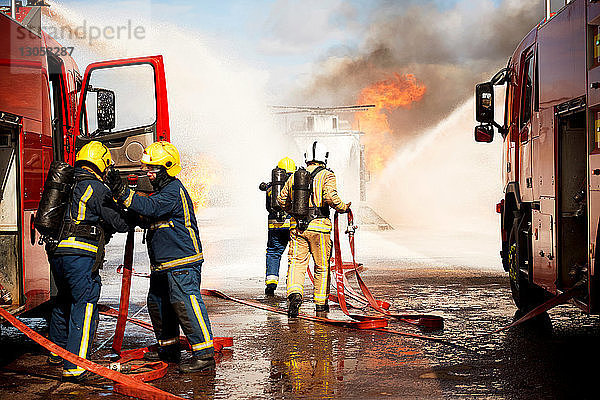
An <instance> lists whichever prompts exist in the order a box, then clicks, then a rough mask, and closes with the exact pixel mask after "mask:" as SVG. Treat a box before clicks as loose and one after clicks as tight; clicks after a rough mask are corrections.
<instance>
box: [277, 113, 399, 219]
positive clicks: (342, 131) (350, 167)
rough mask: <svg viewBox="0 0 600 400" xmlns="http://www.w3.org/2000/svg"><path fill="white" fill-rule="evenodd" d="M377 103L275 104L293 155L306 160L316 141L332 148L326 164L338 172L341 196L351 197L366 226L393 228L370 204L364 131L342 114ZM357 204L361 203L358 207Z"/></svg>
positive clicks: (337, 178)
mask: <svg viewBox="0 0 600 400" xmlns="http://www.w3.org/2000/svg"><path fill="white" fill-rule="evenodd" d="M373 107H375V106H374V105H371V104H367V105H352V106H337V107H304V106H272V109H273V113H274V114H275V115H277V116H278V117H280V118H279V121H278V122H279V125H280V130H281V131H282V132H284V133H285V135H286V136H288V137H290V138H292V141H293V144H294V145H295V146H294V149H293V151H292V152H291V156H292V157H293V158H294V159H295V160H298V161H302V160H304V152H305V151H306V149H307V147H308V146H310V145H311V144H312V143H313V142H314V141H318V142H319V143H323V144H324V145H325V146H326V147H327V148H328V149H329V157H328V160H327V167H328V168H331V169H332V170H333V171H334V172H335V174H336V180H337V186H338V192H339V194H340V197H341V198H343V199H348V200H349V201H352V202H353V204H354V205H355V209H356V210H357V217H358V219H359V223H360V225H361V227H363V228H370V229H379V230H385V229H392V227H391V226H390V225H389V224H388V223H387V222H386V221H385V220H383V218H381V217H380V216H379V215H378V214H377V213H376V212H375V211H374V210H373V209H371V208H370V207H369V206H368V204H367V201H368V196H367V195H368V183H369V182H370V180H371V173H370V171H369V170H368V169H367V165H366V159H365V146H364V145H362V144H361V142H360V138H361V136H363V135H364V134H365V133H364V132H362V131H360V130H356V129H352V126H351V123H350V122H349V121H347V120H344V119H342V118H341V116H342V114H344V113H356V112H361V111H366V110H369V109H371V108H373ZM357 206H358V207H357Z"/></svg>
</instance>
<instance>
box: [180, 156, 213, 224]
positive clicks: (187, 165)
mask: <svg viewBox="0 0 600 400" xmlns="http://www.w3.org/2000/svg"><path fill="white" fill-rule="evenodd" d="M215 165H216V163H214V162H213V161H211V160H210V159H208V158H203V157H194V158H191V157H189V158H188V159H187V160H184V162H183V169H182V170H181V173H180V174H179V176H178V177H179V180H181V183H183V185H184V186H185V188H186V189H187V191H188V193H189V195H190V198H191V199H192V203H193V204H194V210H195V211H196V212H198V211H199V210H200V209H203V208H206V207H208V206H209V194H210V189H211V187H212V186H213V185H214V184H215V182H216V181H217V174H216V172H215V171H216V168H215Z"/></svg>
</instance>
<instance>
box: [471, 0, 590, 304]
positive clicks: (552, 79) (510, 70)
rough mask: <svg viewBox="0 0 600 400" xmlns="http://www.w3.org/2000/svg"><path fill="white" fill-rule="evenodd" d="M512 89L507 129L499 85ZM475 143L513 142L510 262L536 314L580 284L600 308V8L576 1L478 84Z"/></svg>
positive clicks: (520, 299) (507, 156)
mask: <svg viewBox="0 0 600 400" xmlns="http://www.w3.org/2000/svg"><path fill="white" fill-rule="evenodd" d="M495 85H506V94H505V104H504V124H503V125H502V126H501V125H500V124H498V123H497V122H495V120H494V86H495ZM475 94H476V119H477V121H478V122H480V123H481V125H479V126H477V127H476V128H475V140H476V141H478V142H491V141H492V140H493V137H494V127H496V128H497V129H498V131H499V133H500V134H501V135H502V138H503V140H504V144H503V161H502V168H503V185H504V192H505V197H504V199H503V200H501V202H500V203H499V204H498V205H497V211H498V212H499V213H500V214H501V233H502V251H501V256H502V264H503V266H504V269H505V270H506V271H507V272H508V273H509V276H510V283H511V289H512V294H513V298H514V300H515V304H516V305H517V307H518V308H519V309H522V310H527V309H530V308H532V307H533V306H535V305H537V304H539V303H541V302H542V301H543V299H544V297H545V296H547V295H549V294H558V293H561V292H564V291H566V290H568V289H570V288H572V287H574V286H575V285H578V286H581V290H580V291H579V292H578V294H577V296H576V297H575V303H576V304H577V305H578V306H579V307H581V308H582V309H583V310H584V311H585V312H588V313H598V312H599V311H600V299H599V298H598V296H599V293H600V287H599V285H600V265H598V263H600V257H595V253H596V245H597V243H598V235H599V234H600V230H599V229H598V224H599V222H600V221H599V217H600V2H597V1H586V0H575V1H571V2H568V4H566V5H565V6H564V7H563V8H562V9H561V10H560V11H558V12H557V13H556V14H554V15H553V16H552V17H551V18H550V17H547V18H546V20H544V21H543V22H542V23H540V24H539V25H538V26H537V27H535V28H534V29H533V30H531V32H529V34H528V35H527V36H525V38H524V39H523V40H522V41H521V43H520V44H519V46H518V47H517V49H516V50H515V52H514V53H513V55H512V57H511V58H510V59H509V61H508V65H507V66H506V68H504V69H502V70H501V71H500V72H498V73H497V74H496V75H495V76H494V77H493V78H492V79H491V81H490V82H486V83H482V84H479V85H477V88H476V93H475Z"/></svg>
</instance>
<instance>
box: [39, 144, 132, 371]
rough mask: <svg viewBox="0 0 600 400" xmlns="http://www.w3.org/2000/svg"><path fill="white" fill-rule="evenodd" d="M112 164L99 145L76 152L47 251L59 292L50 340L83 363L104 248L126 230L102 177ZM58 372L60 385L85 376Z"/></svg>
mask: <svg viewBox="0 0 600 400" xmlns="http://www.w3.org/2000/svg"><path fill="white" fill-rule="evenodd" d="M111 163H112V160H111V156H110V151H109V150H108V148H106V146H104V145H103V144H102V143H100V142H97V141H92V142H89V143H88V144H86V145H85V146H83V147H82V148H81V150H79V152H78V153H77V156H76V158H75V168H74V171H73V173H74V182H70V184H74V185H73V189H72V194H71V192H69V194H71V197H70V201H69V202H68V203H67V205H66V210H65V213H64V214H63V215H64V217H63V218H64V221H63V222H62V228H61V229H60V231H61V232H60V233H59V235H58V240H57V241H56V244H55V245H48V246H47V247H46V249H47V250H48V257H49V260H50V268H51V270H52V274H53V276H54V280H55V282H56V286H57V289H58V295H57V297H56V299H55V303H54V306H53V309H52V315H51V319H50V333H49V338H50V340H51V341H52V342H54V343H56V344H57V345H59V346H61V347H63V348H66V349H67V350H68V351H70V352H71V353H73V354H76V355H78V356H79V357H82V358H87V357H88V356H89V352H90V349H91V347H92V342H93V339H94V333H95V331H96V327H97V326H98V307H97V304H98V299H99V298H100V286H101V282H100V275H99V274H98V269H99V268H100V266H101V264H102V262H103V260H104V245H105V243H106V242H107V241H108V238H109V237H110V236H111V235H112V234H113V233H114V232H115V231H117V232H127V229H128V227H129V226H128V224H127V221H126V219H125V217H124V215H123V213H122V211H121V210H120V209H119V207H118V206H117V204H116V203H115V202H114V200H113V198H112V195H111V192H110V190H109V189H108V188H107V187H106V185H104V183H103V182H102V174H103V173H104V172H105V170H106V168H107V167H108V166H109V165H110V164H111ZM63 164H64V163H63ZM64 165H66V164H64ZM46 185H48V183H47V184H46ZM44 190H46V189H44ZM42 198H43V199H44V196H42ZM66 200H68V199H66ZM40 203H42V202H40ZM41 206H42V207H40V208H38V212H40V210H42V209H43V208H44V207H46V208H52V207H51V205H49V204H41ZM47 206H50V207H47ZM48 362H50V363H51V364H60V363H61V362H62V360H61V358H60V357H58V355H56V354H53V353H51V354H50V356H49V358H48ZM63 368H64V369H63V379H64V380H67V381H81V380H83V379H84V378H85V377H86V376H87V373H85V369H83V368H81V367H78V366H77V365H75V364H72V363H70V362H69V361H67V360H64V363H63Z"/></svg>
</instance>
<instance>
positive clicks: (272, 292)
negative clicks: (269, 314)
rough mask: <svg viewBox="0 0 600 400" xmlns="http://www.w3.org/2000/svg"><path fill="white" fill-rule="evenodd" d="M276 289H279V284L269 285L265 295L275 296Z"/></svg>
mask: <svg viewBox="0 0 600 400" xmlns="http://www.w3.org/2000/svg"><path fill="white" fill-rule="evenodd" d="M275 289H277V284H276V283H269V284H268V285H267V287H266V288H265V295H267V296H269V297H273V296H275Z"/></svg>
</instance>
